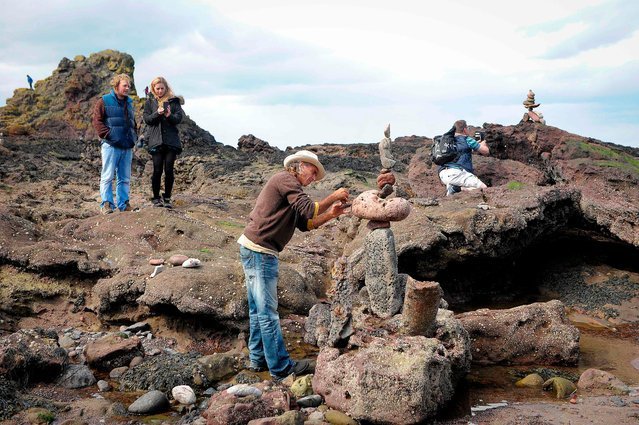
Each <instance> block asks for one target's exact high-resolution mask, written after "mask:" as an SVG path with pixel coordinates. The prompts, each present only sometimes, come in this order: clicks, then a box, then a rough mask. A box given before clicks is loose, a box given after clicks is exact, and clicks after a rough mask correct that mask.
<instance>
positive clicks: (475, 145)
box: [440, 136, 479, 173]
mask: <svg viewBox="0 0 639 425" xmlns="http://www.w3.org/2000/svg"><path fill="white" fill-rule="evenodd" d="M455 142H456V144H457V158H455V160H454V161H451V162H447V163H446V164H444V165H442V166H441V168H440V171H441V170H443V169H444V168H459V169H464V170H466V171H468V172H469V173H472V172H473V151H476V150H477V149H479V142H478V141H477V140H475V139H473V138H472V137H469V136H455Z"/></svg>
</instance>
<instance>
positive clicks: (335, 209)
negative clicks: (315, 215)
mask: <svg viewBox="0 0 639 425" xmlns="http://www.w3.org/2000/svg"><path fill="white" fill-rule="evenodd" d="M347 208H350V204H347V203H345V202H335V203H334V204H333V205H331V207H330V208H329V209H328V213H329V214H330V215H331V216H332V217H333V218H336V217H339V216H340V215H342V214H345V213H346V209H347Z"/></svg>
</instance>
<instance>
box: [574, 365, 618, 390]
mask: <svg viewBox="0 0 639 425" xmlns="http://www.w3.org/2000/svg"><path fill="white" fill-rule="evenodd" d="M577 388H579V390H580V391H583V392H586V393H588V394H590V395H595V394H603V395H611V394H615V395H625V394H628V393H629V392H630V388H629V387H628V385H626V384H624V383H623V381H621V380H620V379H619V378H617V377H616V376H615V375H613V374H612V373H610V372H606V371H605V370H599V369H592V368H591V369H586V370H585V371H584V373H582V374H581V376H580V377H579V382H577Z"/></svg>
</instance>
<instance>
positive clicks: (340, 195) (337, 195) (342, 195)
mask: <svg viewBox="0 0 639 425" xmlns="http://www.w3.org/2000/svg"><path fill="white" fill-rule="evenodd" d="M331 199H332V200H333V202H337V201H341V202H346V201H348V189H346V188H343V187H342V188H339V189H337V190H336V191H335V192H333V193H332V194H331Z"/></svg>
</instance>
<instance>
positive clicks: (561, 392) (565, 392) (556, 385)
mask: <svg viewBox="0 0 639 425" xmlns="http://www.w3.org/2000/svg"><path fill="white" fill-rule="evenodd" d="M542 388H543V389H544V391H550V390H552V391H554V392H555V395H556V396H557V398H566V397H570V396H571V395H572V393H574V392H575V391H577V387H576V386H575V384H573V383H572V382H570V381H569V380H567V379H566V378H562V377H561V376H555V377H552V378H550V379H548V380H547V381H546V382H544V383H543V384H542Z"/></svg>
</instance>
